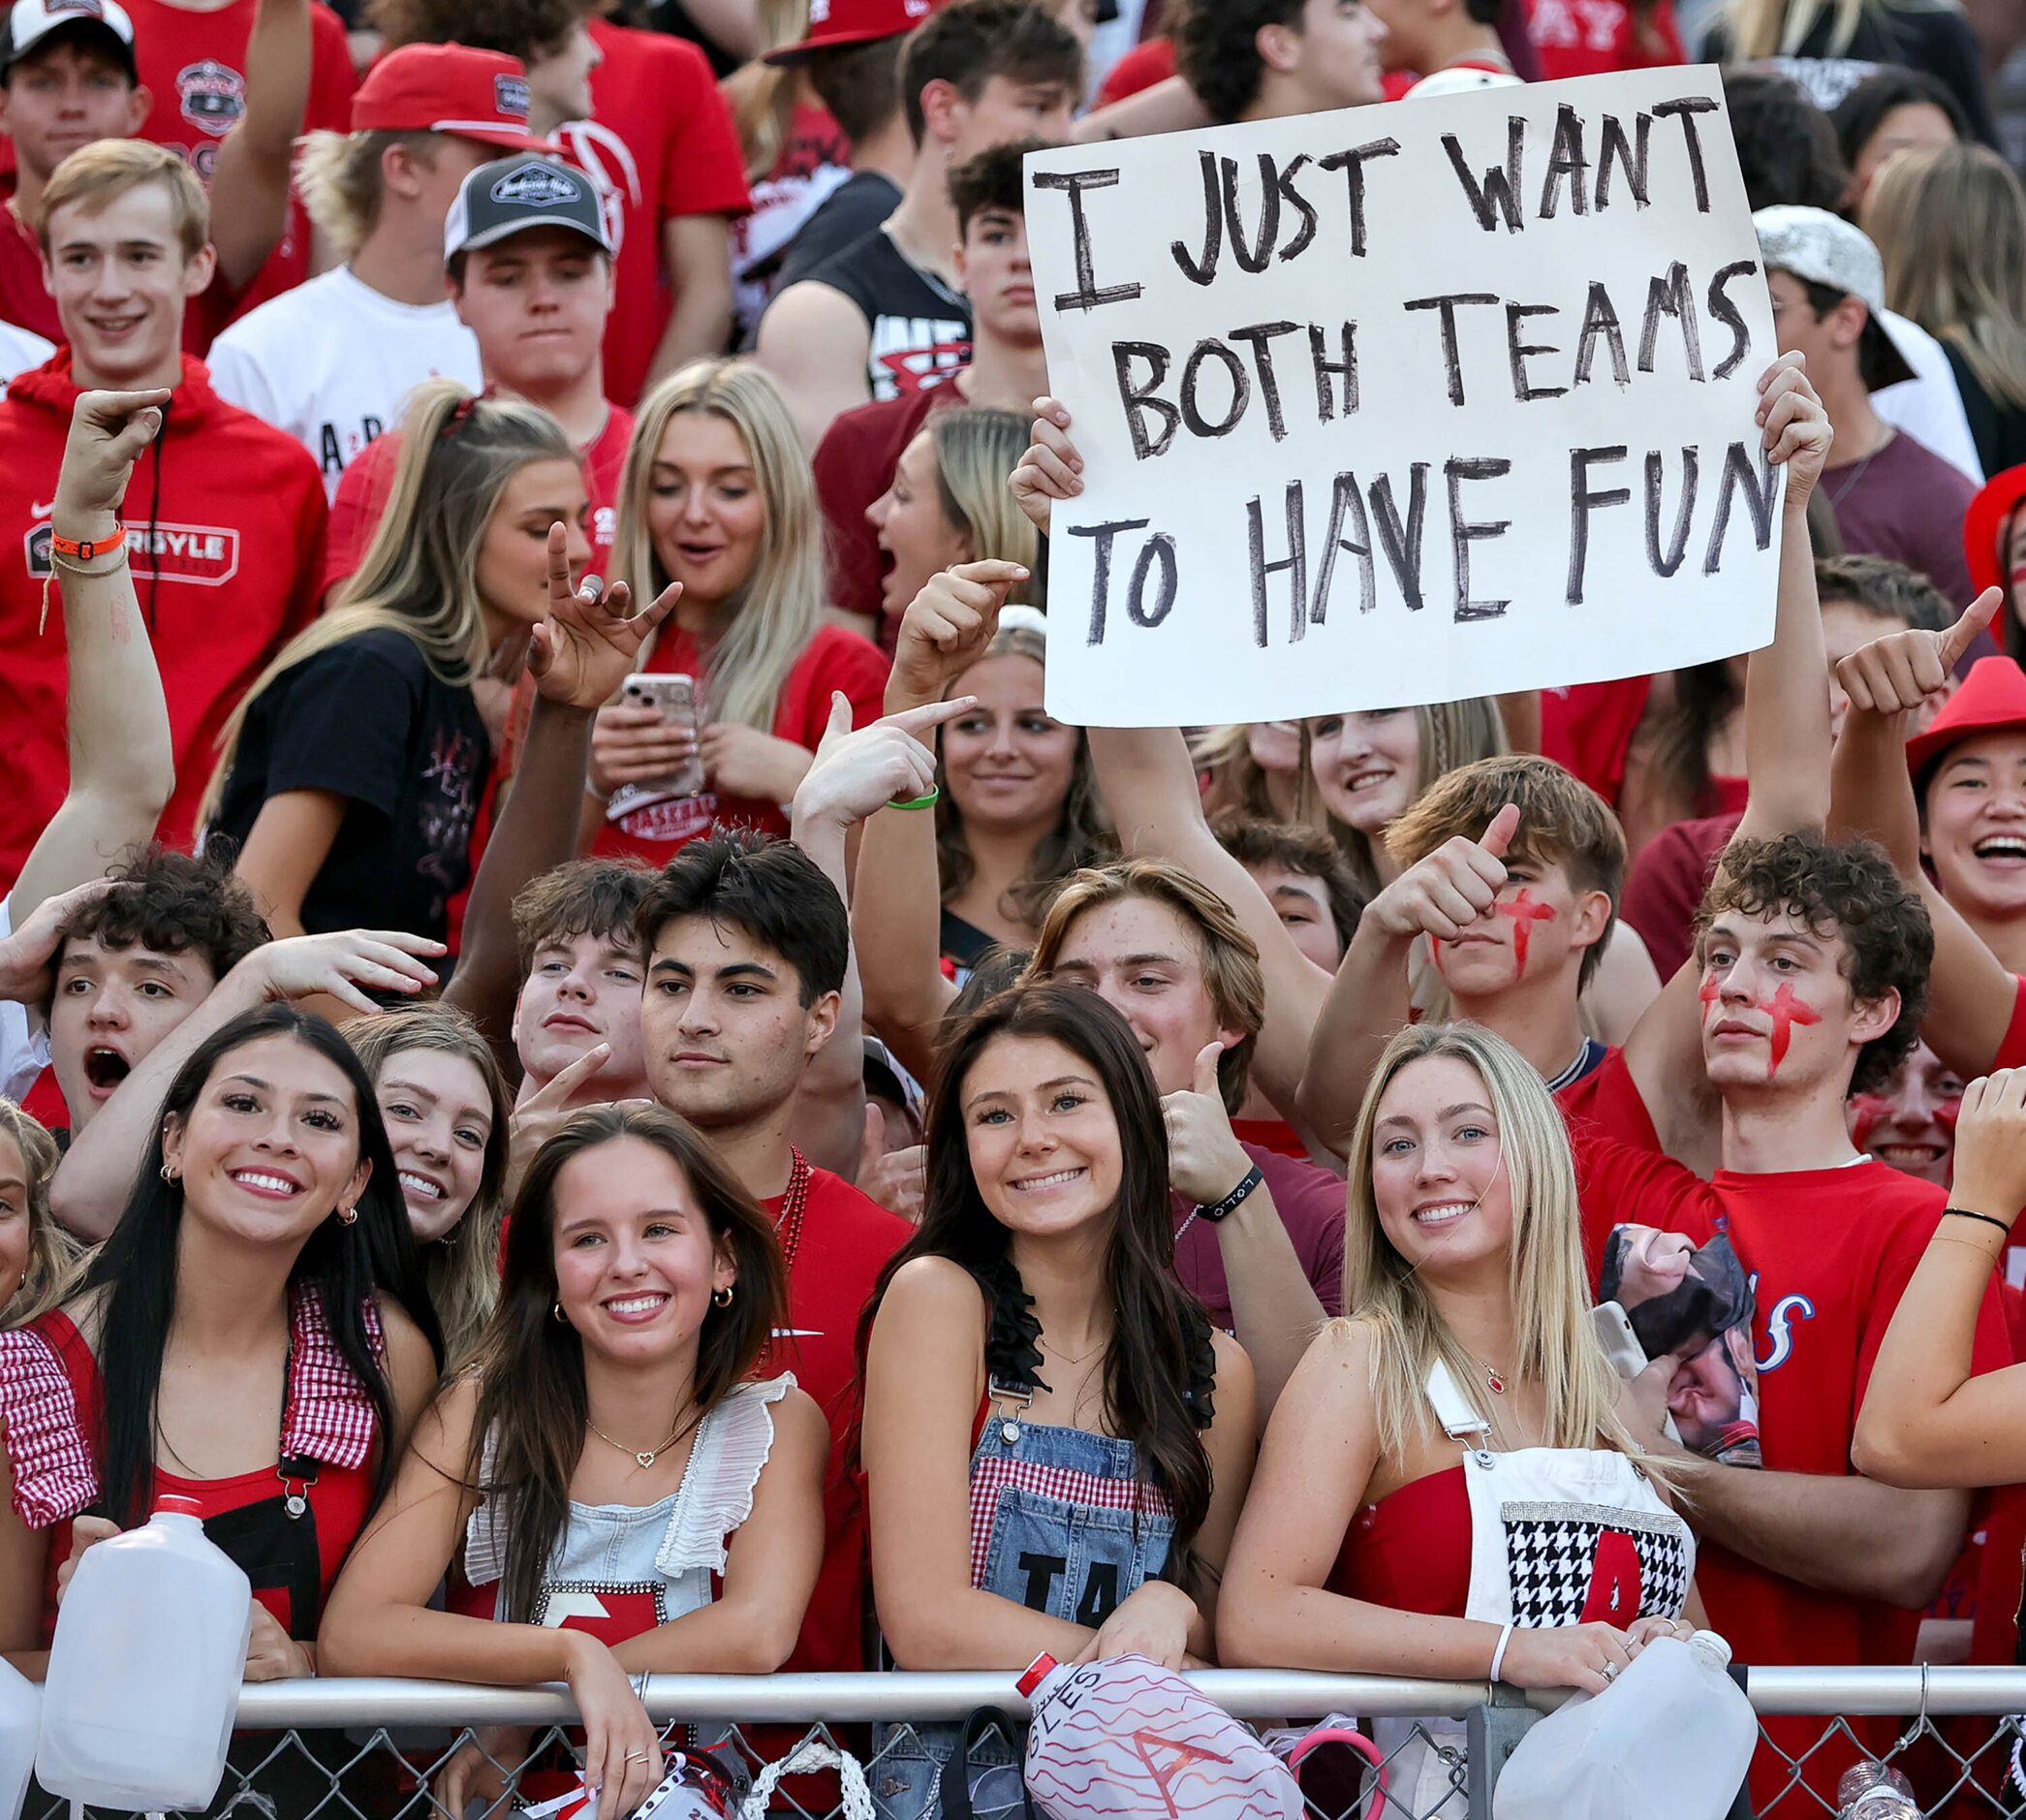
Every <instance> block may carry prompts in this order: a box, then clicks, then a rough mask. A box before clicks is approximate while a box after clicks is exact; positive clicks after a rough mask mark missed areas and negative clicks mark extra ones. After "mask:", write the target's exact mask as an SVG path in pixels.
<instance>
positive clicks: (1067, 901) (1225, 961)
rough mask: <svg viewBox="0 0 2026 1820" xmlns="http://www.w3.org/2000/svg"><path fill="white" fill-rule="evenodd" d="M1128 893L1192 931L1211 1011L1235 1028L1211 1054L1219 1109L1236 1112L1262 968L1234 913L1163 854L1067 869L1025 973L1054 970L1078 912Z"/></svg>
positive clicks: (1261, 1001)
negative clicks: (1226, 1044)
mask: <svg viewBox="0 0 2026 1820" xmlns="http://www.w3.org/2000/svg"><path fill="white" fill-rule="evenodd" d="M1131 897H1145V898H1147V899H1149V900H1150V901H1152V902H1154V903H1159V904H1166V905H1167V906H1168V908H1169V909H1170V910H1172V911H1173V912H1174V913H1175V915H1176V916H1178V917H1180V918H1181V920H1182V922H1183V924H1184V925H1185V926H1187V927H1188V928H1189V929H1191V930H1192V931H1193V932H1194V933H1195V936H1196V939H1197V945H1198V947H1199V948H1200V951H1201V956H1202V968H1203V988H1204V990H1205V991H1207V992H1208V993H1209V997H1210V1010H1211V1013H1212V1014H1213V1015H1214V1016H1215V1018H1216V1020H1217V1022H1218V1026H1219V1028H1221V1029H1226V1030H1237V1031H1239V1032H1241V1035H1240V1036H1239V1039H1238V1041H1237V1042H1235V1043H1233V1044H1232V1045H1231V1047H1230V1048H1229V1049H1227V1050H1226V1051H1224V1053H1223V1054H1222V1055H1221V1056H1219V1057H1218V1060H1217V1085H1218V1089H1219V1091H1220V1092H1221V1093H1222V1094H1223V1096H1224V1104H1225V1109H1226V1111H1228V1112H1231V1113H1235V1112H1236V1111H1237V1110H1238V1108H1239V1107H1241V1106H1242V1105H1244V1104H1245V1086H1246V1073H1247V1070H1249V1069H1250V1068H1251V1066H1252V1053H1253V1051H1254V1050H1255V1049H1257V1048H1258V1047H1259V1041H1260V1029H1261V1027H1262V1025H1263V1024H1264V1023H1265V1021H1266V976H1265V975H1264V974H1263V973H1262V971H1261V970H1260V951H1259V946H1258V944H1257V943H1255V942H1254V941H1253V939H1252V937H1251V936H1250V935H1248V934H1246V932H1245V925H1244V924H1242V923H1240V922H1239V921H1238V918H1237V914H1236V912H1234V911H1233V910H1232V909H1231V905H1230V904H1228V903H1226V902H1225V901H1224V899H1223V898H1222V897H1220V896H1218V894H1216V893H1215V892H1214V891H1212V890H1211V889H1210V888H1209V887H1208V886H1207V885H1205V884H1204V883H1203V882H1202V881H1201V880H1200V879H1199V878H1198V877H1197V876H1196V874H1195V873H1193V872H1189V871H1185V870H1184V869H1183V868H1182V867H1181V866H1179V865H1172V864H1170V863H1169V862H1168V861H1166V860H1118V861H1114V862H1113V863H1111V864H1109V865H1092V866H1085V867H1083V869H1082V870H1080V871H1076V872H1072V873H1071V874H1070V875H1069V877H1068V878H1067V879H1065V880H1064V881H1063V885H1062V889H1061V890H1060V891H1058V892H1057V893H1056V894H1055V897H1054V900H1053V901H1052V902H1051V903H1050V904H1049V905H1048V914H1047V916H1046V917H1045V918H1044V920H1043V922H1042V926H1041V929H1040V931H1039V933H1037V934H1036V936H1035V938H1034V956H1033V958H1032V959H1031V960H1029V962H1028V964H1027V974H1028V977H1029V978H1030V979H1046V978H1048V976H1049V975H1051V974H1052V973H1053V972H1054V971H1055V968H1056V966H1057V965H1058V963H1059V962H1060V961H1061V959H1062V950H1063V944H1064V943H1065V942H1067V941H1068V940H1069V935H1070V929H1071V927H1072V926H1074V925H1075V921H1076V919H1077V918H1078V917H1080V916H1082V915H1083V914H1084V913H1085V912H1086V911H1089V910H1098V909H1102V908H1103V907H1104V906H1105V905H1106V904H1113V903H1123V902H1124V901H1126V899H1128V898H1131Z"/></svg>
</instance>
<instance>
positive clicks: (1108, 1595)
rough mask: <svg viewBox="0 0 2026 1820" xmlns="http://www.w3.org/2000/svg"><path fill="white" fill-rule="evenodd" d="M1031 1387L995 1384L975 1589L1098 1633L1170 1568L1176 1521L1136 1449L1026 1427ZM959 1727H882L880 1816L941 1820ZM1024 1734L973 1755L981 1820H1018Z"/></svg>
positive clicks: (989, 1743) (975, 1533) (975, 1504)
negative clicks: (943, 1781) (943, 1785)
mask: <svg viewBox="0 0 2026 1820" xmlns="http://www.w3.org/2000/svg"><path fill="white" fill-rule="evenodd" d="M1030 1400H1032V1393H1031V1392H1030V1391H1028V1390H1026V1389H1025V1388H1024V1387H1021V1386H1017V1385H1011V1386H1010V1385H1006V1384H1003V1383H1001V1382H1000V1381H999V1379H998V1378H997V1377H994V1378H993V1379H992V1380H991V1383H990V1387H989V1388H988V1389H987V1391H986V1393H985V1399H984V1405H983V1407H982V1410H981V1412H980V1413H981V1422H980V1430H979V1436H978V1444H977V1446H976V1447H974V1448H973V1449H972V1452H971V1584H972V1585H974V1586H975V1587H977V1588H979V1589H980V1590H981V1591H983V1592H996V1593H998V1594H999V1595H1000V1596H1001V1597H1002V1598H1007V1599H1014V1600H1017V1601H1018V1602H1019V1603H1020V1604H1022V1605H1025V1606H1029V1607H1031V1608H1032V1609H1033V1610H1035V1611H1037V1612H1045V1613H1047V1614H1048V1616H1051V1617H1059V1618H1063V1619H1066V1620H1067V1621H1068V1622H1070V1623H1073V1624H1087V1625H1092V1626H1096V1625H1100V1624H1102V1623H1104V1621H1105V1620H1106V1619H1107V1617H1109V1616H1111V1614H1112V1613H1113V1612H1115V1611H1116V1610H1117V1609H1118V1607H1119V1606H1120V1605H1121V1604H1123V1603H1124V1601H1125V1599H1126V1597H1127V1596H1128V1595H1129V1594H1130V1593H1133V1592H1136V1591H1138V1588H1139V1587H1140V1586H1142V1585H1145V1584H1146V1582H1148V1581H1149V1580H1154V1579H1157V1578H1159V1576H1160V1574H1161V1572H1162V1570H1163V1568H1165V1567H1166V1566H1167V1564H1168V1554H1169V1544H1170V1543H1171V1541H1172V1540H1173V1537H1174V1517H1173V1513H1172V1510H1171V1509H1170V1506H1169V1499H1168V1496H1167V1494H1166V1493H1165V1492H1162V1491H1157V1490H1155V1489H1154V1488H1152V1487H1150V1486H1148V1485H1146V1484H1145V1483H1143V1482H1142V1481H1141V1480H1140V1479H1139V1478H1138V1475H1137V1473H1136V1471H1135V1466H1136V1463H1137V1461H1136V1455H1135V1449H1134V1446H1133V1443H1132V1442H1131V1441H1121V1440H1115V1439H1112V1438H1109V1437H1107V1436H1106V1435H1102V1434H1088V1433H1085V1432H1084V1430H1082V1429H1081V1428H1051V1427H1047V1426H1045V1425H1043V1424H1038V1423H1030V1422H1027V1421H1024V1420H1023V1419H1022V1412H1023V1411H1024V1410H1025V1407H1026V1405H1027V1403H1028V1402H1029V1401H1030ZM962 1735H963V1728H962V1726H960V1725H949V1724H938V1725H917V1726H913V1727H907V1726H891V1725H881V1726H877V1727H875V1728H874V1733H873V1742H874V1754H875V1758H876V1761H875V1763H874V1765H873V1767H872V1770H871V1773H870V1777H869V1779H870V1781H871V1784H872V1791H873V1799H874V1802H875V1804H876V1805H877V1807H878V1809H879V1812H880V1814H881V1815H882V1816H883V1820H935V1817H936V1816H939V1815H940V1813H941V1811H942V1807H941V1802H940V1800H939V1798H938V1791H937V1778H938V1777H939V1775H940V1774H941V1773H942V1767H943V1764H944V1763H945V1762H946V1761H947V1760H948V1759H949V1757H950V1756H951V1753H952V1752H953V1751H954V1750H955V1748H956V1746H957V1743H958V1742H959V1741H960V1739H961V1737H962ZM1024 1742H1025V1734H1024V1730H1023V1732H1022V1735H1021V1737H1020V1738H1017V1739H1015V1740H1014V1741H1013V1745H1012V1747H1011V1748H1010V1747H1008V1746H1007V1745H1005V1744H1004V1743H1002V1742H1001V1741H1000V1739H999V1737H998V1735H997V1734H996V1733H988V1734H987V1735H986V1736H985V1738H984V1739H983V1740H982V1742H979V1743H978V1744H977V1745H976V1746H974V1748H973V1750H972V1753H971V1762H972V1765H973V1770H972V1785H971V1797H972V1804H973V1805H974V1807H975V1808H976V1810H977V1815H978V1820H1019V1816H1020V1815H1021V1813H1022V1811H1023V1808H1022V1805H1021V1802H1022V1793H1021V1782H1020V1770H1019V1759H1018V1756H1017V1755H1016V1754H1015V1752H1016V1751H1017V1750H1018V1749H1019V1748H1020V1747H1021V1746H1022V1745H1023V1744H1024Z"/></svg>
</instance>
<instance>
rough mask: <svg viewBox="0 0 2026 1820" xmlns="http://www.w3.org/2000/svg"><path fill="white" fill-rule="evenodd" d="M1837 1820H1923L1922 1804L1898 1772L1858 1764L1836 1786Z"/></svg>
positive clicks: (1910, 1784) (1880, 1766)
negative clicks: (1921, 1817)
mask: <svg viewBox="0 0 2026 1820" xmlns="http://www.w3.org/2000/svg"><path fill="white" fill-rule="evenodd" d="M1836 1820H1920V1804H1919V1803H1917V1801H1915V1799H1914V1787H1913V1784H1912V1783H1911V1782H1909V1781H1908V1780H1907V1778H1906V1777H1905V1776H1903V1775H1901V1774H1900V1773H1899V1772H1898V1771H1897V1770H1893V1769H1888V1768H1887V1767H1886V1765H1885V1764H1883V1763H1854V1764H1852V1765H1851V1767H1850V1768H1849V1769H1848V1770H1846V1771H1844V1773H1843V1777H1842V1779H1841V1780H1840V1781H1839V1782H1838V1783H1837V1784H1836Z"/></svg>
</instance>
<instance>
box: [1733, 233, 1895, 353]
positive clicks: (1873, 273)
mask: <svg viewBox="0 0 2026 1820" xmlns="http://www.w3.org/2000/svg"><path fill="white" fill-rule="evenodd" d="M1752 226H1753V227H1755V228H1756V229H1758V231H1759V257H1760V259H1761V261H1762V262H1763V263H1764V266H1765V268H1766V270H1767V271H1769V272H1773V271H1784V272H1790V273H1792V275H1793V276H1794V277H1796V278H1799V279H1801V280H1802V281H1803V282H1804V283H1808V284H1820V285H1826V286H1827V287H1828V288H1829V289H1830V290H1832V291H1842V292H1845V293H1847V294H1848V295H1849V296H1851V297H1854V298H1856V299H1857V300H1858V301H1859V302H1861V303H1862V304H1863V305H1864V307H1865V309H1866V311H1868V312H1869V315H1870V321H1868V322H1867V323H1866V324H1865V325H1864V338H1865V342H1866V344H1867V347H1866V352H1867V353H1868V354H1869V356H1870V358H1869V359H1867V360H1866V361H1864V369H1865V372H1866V373H1867V375H1868V376H1869V378H1870V381H1871V390H1872V391H1873V392H1878V391H1880V390H1882V389H1883V388H1885V387H1886V386H1896V385H1897V384H1898V383H1899V382H1900V381H1901V380H1903V379H1912V378H1913V377H1914V363H1913V361H1910V360H1908V359H1907V356H1906V351H1905V349H1903V348H1902V347H1901V346H1900V345H1899V342H1898V341H1897V340H1896V339H1895V338H1894V336H1893V333H1892V325H1891V322H1890V320H1889V319H1888V318H1887V316H1886V262H1885V261H1884V260H1882V259H1881V258H1880V257H1879V250H1878V248H1877V247H1876V246H1874V245H1873V244H1872V242H1871V236H1870V235H1867V234H1865V233H1864V231H1863V230H1862V229H1860V228H1855V227H1853V226H1852V225H1851V224H1850V223H1849V222H1847V221H1845V220H1844V219H1843V217H1842V216H1841V215H1832V214H1830V213H1829V211H1828V210H1827V209H1826V208H1802V207H1800V206H1798V205H1796V204H1789V203H1782V204H1777V205H1776V206H1774V207H1771V208H1761V209H1757V210H1755V211H1754V213H1753V215H1752Z"/></svg>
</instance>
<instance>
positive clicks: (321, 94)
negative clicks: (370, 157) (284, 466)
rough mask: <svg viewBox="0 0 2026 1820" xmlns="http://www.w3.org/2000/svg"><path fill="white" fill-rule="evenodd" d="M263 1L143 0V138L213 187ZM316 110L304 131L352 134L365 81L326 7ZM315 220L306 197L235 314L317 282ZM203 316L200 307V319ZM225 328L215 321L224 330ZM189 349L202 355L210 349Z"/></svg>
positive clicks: (313, 26)
mask: <svg viewBox="0 0 2026 1820" xmlns="http://www.w3.org/2000/svg"><path fill="white" fill-rule="evenodd" d="M258 11H259V0H230V4H229V5H226V6H222V7H220V8H218V9H217V11H215V12H209V13H204V12H197V11H193V10H191V9H189V8H186V7H180V6H174V5H171V3H170V0H134V3H133V5H131V6H129V7H128V8H127V14H128V16H129V17H131V18H132V19H133V21H134V56H135V61H136V63H137V65H138V66H139V68H140V80H141V83H142V85H143V86H144V87H145V88H146V89H147V90H148V92H149V94H150V95H152V96H153V97H154V104H155V105H154V107H153V109H152V110H150V112H149V114H148V117H147V119H146V120H145V121H144V122H143V123H142V124H141V128H140V137H141V138H142V139H151V140H153V141H155V142H156V144H158V145H167V146H168V147H169V148H170V150H171V151H173V152H176V153H179V154H180V155H181V156H182V157H183V158H185V159H187V160H188V161H189V163H190V165H191V166H192V168H193V169H194V170H195V171H196V172H197V174H198V175H199V176H200V177H202V178H203V181H204V183H205V185H206V186H208V185H209V183H210V181H211V168H212V166H213V165H214V164H215V163H216V162H217V159H218V141H220V140H222V139H223V138H224V137H225V136H226V135H227V134H228V133H230V132H231V131H232V130H233V127H234V125H235V124H237V122H238V119H239V116H240V115H241V114H242V113H244V112H245V111H246V41H247V40H248V39H249V38H251V37H252V35H253V20H254V15H255V13H256V12H258ZM310 59H311V61H310V81H309V106H308V108H307V109H306V110H304V113H303V120H302V130H303V131H304V132H305V133H315V132H319V131H323V130H328V131H330V132H333V133H344V132H348V131H350V129H351V125H352V91H353V89H354V88H356V87H357V86H358V78H356V77H355V76H354V74H353V70H352V52H351V48H350V47H349V46H348V45H347V44H346V42H345V27H344V24H343V22H342V21H341V20H340V19H339V18H338V16H337V15H336V14H335V13H333V12H332V11H331V10H330V9H329V8H328V7H327V6H324V5H322V4H321V3H319V4H315V5H312V6H311V8H310ZM309 255H310V224H309V215H308V213H307V211H305V209H304V208H303V206H302V202H301V199H300V198H299V197H292V198H291V199H290V202H289V214H288V222H287V225H286V226H285V227H284V228H283V230H282V236H281V240H280V243H279V244H278V245H277V246H276V247H275V249H274V251H273V252H272V253H270V254H269V255H268V257H267V263H266V264H265V266H264V267H261V269H260V271H259V273H258V274H257V275H256V276H255V278H254V281H253V283H252V284H251V285H249V286H248V287H247V288H246V290H245V291H244V292H243V293H241V294H240V295H239V297H237V298H234V303H235V304H236V306H237V307H236V309H235V310H234V312H233V313H234V314H238V315H243V314H244V313H245V312H246V311H247V310H250V309H252V308H253V307H254V306H255V305H256V304H260V303H265V301H266V300H267V299H268V298H271V297H278V296H280V294H281V293H282V292H284V291H287V290H290V289H292V288H293V287H295V286H296V285H298V284H300V283H301V282H302V281H303V279H305V278H307V277H308V276H309ZM197 314H198V312H196V311H193V312H192V315H193V317H195V316H196V315H197ZM216 326H219V325H214V327H216ZM184 344H185V345H186V346H189V347H190V348H191V352H192V353H194V354H202V353H203V348H204V347H206V346H208V345H209V336H208V335H206V336H204V337H203V345H201V346H193V345H192V344H191V336H190V334H189V333H188V332H187V330H186V333H185V336H184Z"/></svg>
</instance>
